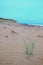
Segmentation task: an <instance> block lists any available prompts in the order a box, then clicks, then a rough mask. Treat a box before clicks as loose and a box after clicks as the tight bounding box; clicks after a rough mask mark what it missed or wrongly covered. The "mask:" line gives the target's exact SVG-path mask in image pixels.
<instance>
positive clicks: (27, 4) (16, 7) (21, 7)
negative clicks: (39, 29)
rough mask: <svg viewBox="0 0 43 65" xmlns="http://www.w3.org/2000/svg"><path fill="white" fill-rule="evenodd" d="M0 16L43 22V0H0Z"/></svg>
mask: <svg viewBox="0 0 43 65" xmlns="http://www.w3.org/2000/svg"><path fill="white" fill-rule="evenodd" d="M0 17H4V18H11V19H16V20H18V21H21V22H23V21H29V20H30V21H32V20H33V21H42V22H43V0H0Z"/></svg>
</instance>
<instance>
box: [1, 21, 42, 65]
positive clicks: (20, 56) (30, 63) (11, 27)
mask: <svg viewBox="0 0 43 65" xmlns="http://www.w3.org/2000/svg"><path fill="white" fill-rule="evenodd" d="M35 38H36V39H37V40H36V43H35V48H34V50H33V54H32V56H31V57H30V58H29V59H28V58H27V57H26V55H25V43H24V41H23V40H24V39H25V41H27V39H29V40H31V41H33V40H34V39H35ZM0 65H43V27H40V26H39V27H38V26H29V25H22V24H19V23H17V22H12V21H11V22H9V21H7V20H6V21H5V22H2V23H0Z"/></svg>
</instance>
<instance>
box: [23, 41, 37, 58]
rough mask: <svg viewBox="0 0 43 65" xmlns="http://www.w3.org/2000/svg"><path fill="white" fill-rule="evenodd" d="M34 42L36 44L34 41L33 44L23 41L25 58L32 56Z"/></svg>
mask: <svg viewBox="0 0 43 65" xmlns="http://www.w3.org/2000/svg"><path fill="white" fill-rule="evenodd" d="M35 42H36V40H34V42H31V41H28V42H27V41H25V40H24V43H25V54H26V57H27V58H29V57H30V56H31V55H32V54H33V49H34V47H35Z"/></svg>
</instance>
